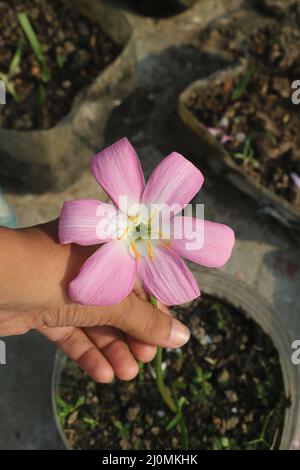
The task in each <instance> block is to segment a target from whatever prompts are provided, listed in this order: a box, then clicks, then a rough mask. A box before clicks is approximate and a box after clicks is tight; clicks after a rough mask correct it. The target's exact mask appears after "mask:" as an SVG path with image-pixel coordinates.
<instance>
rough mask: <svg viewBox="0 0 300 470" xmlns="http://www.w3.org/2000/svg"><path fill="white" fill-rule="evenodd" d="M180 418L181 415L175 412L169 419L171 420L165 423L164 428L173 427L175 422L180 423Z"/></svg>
mask: <svg viewBox="0 0 300 470" xmlns="http://www.w3.org/2000/svg"><path fill="white" fill-rule="evenodd" d="M180 420H181V415H180V414H177V415H176V416H174V418H173V419H171V421H170V422H169V423H168V424H167V426H166V430H167V431H170V430H171V429H173V428H175V427H176V426H177V424H179V423H180Z"/></svg>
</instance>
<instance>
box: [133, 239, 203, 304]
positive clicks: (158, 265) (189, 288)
mask: <svg viewBox="0 0 300 470" xmlns="http://www.w3.org/2000/svg"><path fill="white" fill-rule="evenodd" d="M137 268H138V274H139V277H140V279H141V281H142V284H143V286H144V288H145V290H146V291H147V292H148V293H149V294H151V295H153V296H154V297H155V298H156V299H158V300H159V301H160V302H162V303H164V304H166V305H179V304H183V303H185V302H188V301H190V300H193V299H195V298H196V297H198V296H199V295H200V291H199V287H198V284H197V282H196V280H195V278H194V276H193V274H192V273H191V272H190V270H189V269H188V268H187V266H186V265H185V263H184V262H183V261H182V259H181V258H180V257H179V256H178V255H177V254H176V253H174V252H173V251H172V250H170V249H167V248H161V247H159V246H158V245H157V246H155V247H154V248H153V258H152V259H150V258H149V257H147V256H142V257H141V258H140V260H139V261H138V262H137Z"/></svg>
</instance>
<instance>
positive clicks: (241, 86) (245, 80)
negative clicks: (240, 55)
mask: <svg viewBox="0 0 300 470" xmlns="http://www.w3.org/2000/svg"><path fill="white" fill-rule="evenodd" d="M253 75H254V68H253V67H251V68H249V69H248V70H247V71H246V72H245V74H244V75H243V76H242V77H241V79H240V81H239V82H238V83H237V84H236V86H235V88H234V89H233V91H232V94H231V99H232V101H237V100H239V99H240V98H241V96H242V95H243V94H244V93H245V91H246V90H247V87H248V85H249V83H250V81H251V79H252V77H253Z"/></svg>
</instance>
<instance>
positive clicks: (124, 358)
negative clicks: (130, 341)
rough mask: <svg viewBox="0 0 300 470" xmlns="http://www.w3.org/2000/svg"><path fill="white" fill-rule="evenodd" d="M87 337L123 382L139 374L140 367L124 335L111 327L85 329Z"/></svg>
mask: <svg viewBox="0 0 300 470" xmlns="http://www.w3.org/2000/svg"><path fill="white" fill-rule="evenodd" d="M84 331H85V333H86V334H87V336H88V337H89V338H90V339H91V340H92V341H93V343H94V344H95V345H96V346H97V348H99V349H100V350H101V352H102V354H103V355H104V356H105V357H106V359H107V360H108V362H109V363H110V364H111V366H112V368H113V370H114V373H115V375H116V376H117V377H118V378H119V379H121V380H131V379H133V378H134V377H135V376H136V375H137V373H138V366H137V363H136V360H135V359H134V357H133V355H132V353H131V351H130V349H129V347H128V346H127V344H126V342H125V341H124V339H123V337H122V335H121V334H120V333H119V332H118V331H117V330H116V329H115V328H112V327H109V326H98V327H97V326H96V327H93V328H85V329H84Z"/></svg>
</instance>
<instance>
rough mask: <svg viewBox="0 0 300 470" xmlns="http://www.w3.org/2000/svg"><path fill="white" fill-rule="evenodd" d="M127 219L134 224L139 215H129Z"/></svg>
mask: <svg viewBox="0 0 300 470" xmlns="http://www.w3.org/2000/svg"><path fill="white" fill-rule="evenodd" d="M127 217H128V219H129V220H131V222H134V221H135V220H136V219H137V218H138V215H128V216H127Z"/></svg>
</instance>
